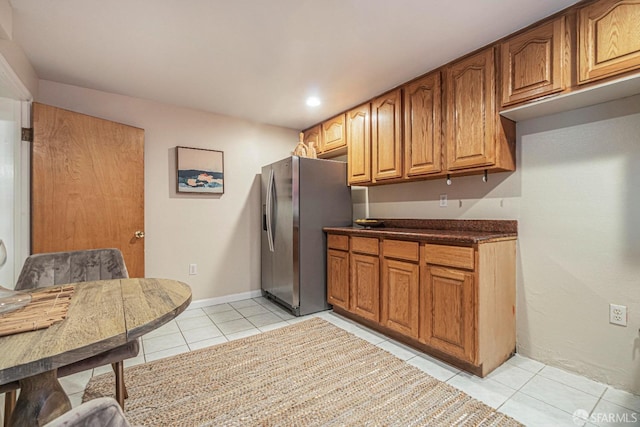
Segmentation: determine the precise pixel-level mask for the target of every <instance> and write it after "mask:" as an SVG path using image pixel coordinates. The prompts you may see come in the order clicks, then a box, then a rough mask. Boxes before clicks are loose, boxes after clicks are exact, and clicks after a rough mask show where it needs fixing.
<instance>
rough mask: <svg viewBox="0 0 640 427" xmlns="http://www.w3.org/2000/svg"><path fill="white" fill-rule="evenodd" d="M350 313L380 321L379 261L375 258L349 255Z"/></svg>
mask: <svg viewBox="0 0 640 427" xmlns="http://www.w3.org/2000/svg"><path fill="white" fill-rule="evenodd" d="M349 261H350V264H351V311H352V312H353V313H355V314H357V315H359V316H361V317H364V318H365V319H369V320H372V321H374V322H378V321H380V260H379V258H378V257H377V256H370V255H361V254H354V253H352V254H351V257H350V260H349Z"/></svg>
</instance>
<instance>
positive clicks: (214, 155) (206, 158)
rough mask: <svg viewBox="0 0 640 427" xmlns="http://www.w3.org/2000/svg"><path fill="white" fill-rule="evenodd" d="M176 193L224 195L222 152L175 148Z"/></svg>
mask: <svg viewBox="0 0 640 427" xmlns="http://www.w3.org/2000/svg"><path fill="white" fill-rule="evenodd" d="M176 187H177V188H176V190H177V192H178V193H198V194H224V152H222V151H218V150H208V149H205V148H191V147H181V146H178V147H176Z"/></svg>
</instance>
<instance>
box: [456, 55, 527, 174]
mask: <svg viewBox="0 0 640 427" xmlns="http://www.w3.org/2000/svg"><path fill="white" fill-rule="evenodd" d="M494 61H495V55H494V48H493V47H491V48H489V49H485V50H483V51H481V52H479V53H476V54H475V55H472V56H470V57H468V58H465V59H463V60H461V61H458V62H456V63H454V64H452V65H449V66H448V67H447V68H446V79H445V94H446V104H447V107H446V109H447V114H446V119H447V120H446V127H445V129H446V131H445V145H446V149H447V156H446V158H447V162H446V166H447V170H448V171H451V172H456V171H462V170H469V169H471V170H478V169H480V170H482V169H491V170H505V171H507V170H509V171H510V170H515V123H514V122H512V121H511V120H508V119H505V118H502V117H500V116H499V114H498V111H497V108H496V90H495V81H496V80H495V63H494Z"/></svg>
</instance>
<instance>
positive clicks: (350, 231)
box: [322, 227, 518, 244]
mask: <svg viewBox="0 0 640 427" xmlns="http://www.w3.org/2000/svg"><path fill="white" fill-rule="evenodd" d="M322 230H323V231H324V232H327V233H333V234H343V235H352V236H361V237H377V238H379V237H386V238H394V239H398V240H413V241H420V242H426V243H454V244H455V243H457V244H480V243H492V242H499V241H505V240H516V239H517V238H518V234H517V233H512V232H478V231H471V230H456V231H455V232H452V231H451V230H426V229H417V228H416V229H393V228H385V227H380V228H354V227H324V228H323V229H322Z"/></svg>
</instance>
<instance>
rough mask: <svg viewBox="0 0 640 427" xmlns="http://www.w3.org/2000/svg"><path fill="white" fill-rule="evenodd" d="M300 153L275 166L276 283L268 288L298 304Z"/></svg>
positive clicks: (292, 305)
mask: <svg viewBox="0 0 640 427" xmlns="http://www.w3.org/2000/svg"><path fill="white" fill-rule="evenodd" d="M297 161H298V158H297V157H288V158H286V159H284V160H281V161H279V162H277V163H274V164H273V165H272V167H273V181H274V185H273V203H274V204H273V214H274V221H273V225H272V233H273V247H274V251H273V285H272V287H271V288H270V289H265V290H266V291H268V292H269V293H271V294H272V295H273V296H275V297H277V298H278V299H279V300H280V301H281V302H283V303H285V304H287V305H290V306H291V307H298V305H299V298H298V292H296V289H295V285H296V284H297V280H296V278H295V271H294V254H295V252H296V250H297V246H298V245H297V243H296V241H295V238H296V237H297V236H295V235H294V234H295V233H294V219H295V218H294V216H295V213H296V212H297V207H298V191H297V186H298V176H297V164H298V163H297Z"/></svg>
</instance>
